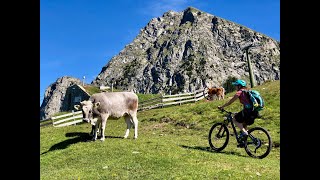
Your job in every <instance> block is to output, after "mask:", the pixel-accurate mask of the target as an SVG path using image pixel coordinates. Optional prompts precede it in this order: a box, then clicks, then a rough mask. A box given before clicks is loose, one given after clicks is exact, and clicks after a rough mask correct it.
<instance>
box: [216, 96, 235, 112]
mask: <svg viewBox="0 0 320 180" xmlns="http://www.w3.org/2000/svg"><path fill="white" fill-rule="evenodd" d="M238 98H239V96H238V95H237V94H235V95H234V96H233V97H232V99H230V100H229V101H228V102H227V103H225V104H224V105H222V106H219V108H222V109H223V108H224V107H226V106H229V105H230V104H232V103H233V102H234V101H235V100H237V99H238Z"/></svg>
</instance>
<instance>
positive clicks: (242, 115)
mask: <svg viewBox="0 0 320 180" xmlns="http://www.w3.org/2000/svg"><path fill="white" fill-rule="evenodd" d="M232 85H235V86H236V89H237V92H236V94H235V95H234V96H233V97H232V99H230V100H229V101H228V102H226V103H225V104H224V105H222V106H218V109H220V110H223V108H224V107H226V106H229V105H230V104H232V103H233V102H234V101H236V100H237V99H238V98H239V100H240V103H241V104H243V109H242V110H241V111H240V112H238V113H236V114H235V116H234V117H233V119H232V121H233V123H234V124H235V125H236V126H237V127H238V128H239V129H240V130H241V132H240V135H241V136H242V137H241V141H242V142H241V143H240V144H239V145H238V146H240V147H242V146H243V140H245V139H246V138H247V137H248V132H247V130H248V129H247V126H248V125H251V124H253V123H254V120H255V118H257V117H258V112H257V111H253V110H252V108H249V107H250V99H249V97H248V96H247V94H246V93H245V92H243V91H242V90H248V88H247V83H246V82H245V81H244V80H241V79H238V80H236V81H235V82H233V83H232Z"/></svg>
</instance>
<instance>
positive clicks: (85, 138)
mask: <svg viewBox="0 0 320 180" xmlns="http://www.w3.org/2000/svg"><path fill="white" fill-rule="evenodd" d="M65 136H66V137H75V138H73V139H67V140H65V141H62V142H59V143H57V144H55V145H53V146H51V148H50V149H49V150H48V151H46V152H43V153H41V154H40V155H43V154H46V153H48V152H50V151H54V150H60V149H66V148H67V147H68V146H70V145H71V144H76V143H79V142H93V141H92V136H90V135H89V133H84V132H72V133H66V135H65ZM105 137H106V138H119V139H123V137H119V136H105ZM98 138H99V137H98Z"/></svg>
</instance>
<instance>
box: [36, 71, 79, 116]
mask: <svg viewBox="0 0 320 180" xmlns="http://www.w3.org/2000/svg"><path fill="white" fill-rule="evenodd" d="M74 84H78V85H81V80H80V79H77V78H73V77H69V76H63V77H61V78H58V79H57V81H56V82H54V83H52V84H51V85H50V86H49V87H48V88H47V89H46V92H45V95H44V99H43V101H42V103H41V106H40V120H41V119H46V118H48V117H50V116H51V115H53V114H55V113H57V112H60V111H65V110H67V109H68V107H69V106H68V104H67V102H65V101H64V100H65V98H66V92H67V89H68V87H70V86H72V85H74Z"/></svg>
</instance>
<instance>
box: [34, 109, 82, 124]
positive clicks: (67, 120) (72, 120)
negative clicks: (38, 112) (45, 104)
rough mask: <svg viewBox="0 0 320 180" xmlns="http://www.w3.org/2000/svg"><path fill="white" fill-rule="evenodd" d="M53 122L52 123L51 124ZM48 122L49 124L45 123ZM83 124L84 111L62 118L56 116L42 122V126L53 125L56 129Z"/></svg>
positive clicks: (65, 115) (64, 115) (62, 116)
mask: <svg viewBox="0 0 320 180" xmlns="http://www.w3.org/2000/svg"><path fill="white" fill-rule="evenodd" d="M50 121H51V122H50ZM45 122H48V123H45ZM81 122H82V111H76V112H71V113H68V114H63V115H60V116H54V117H51V118H48V119H45V120H42V121H40V126H46V125H53V126H54V127H63V126H69V125H73V124H74V125H75V124H78V123H81Z"/></svg>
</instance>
